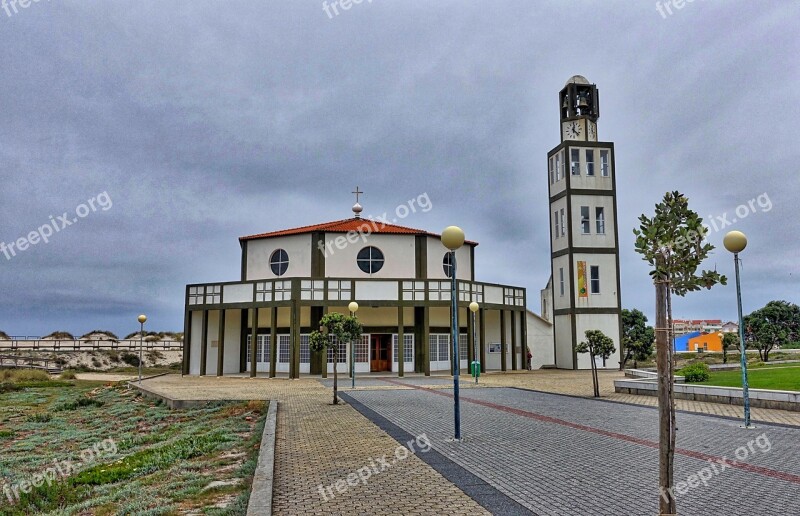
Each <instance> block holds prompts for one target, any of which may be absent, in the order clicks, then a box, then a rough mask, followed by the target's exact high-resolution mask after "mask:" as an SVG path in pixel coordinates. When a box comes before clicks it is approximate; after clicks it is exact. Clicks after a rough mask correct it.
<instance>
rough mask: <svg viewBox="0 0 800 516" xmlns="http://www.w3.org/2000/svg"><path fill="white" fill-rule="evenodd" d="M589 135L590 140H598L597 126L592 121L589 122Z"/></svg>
mask: <svg viewBox="0 0 800 516" xmlns="http://www.w3.org/2000/svg"><path fill="white" fill-rule="evenodd" d="M587 132H588V135H589V141H592V142H596V141H597V126H596V125H595V124H593V123H591V122H589V130H588V131H587Z"/></svg>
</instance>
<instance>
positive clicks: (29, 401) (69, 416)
mask: <svg viewBox="0 0 800 516" xmlns="http://www.w3.org/2000/svg"><path fill="white" fill-rule="evenodd" d="M50 383H54V384H57V383H61V384H63V383H66V382H55V381H54V382H50ZM69 384H70V385H73V388H72V389H47V388H45V387H43V386H42V387H29V386H27V385H26V384H16V383H10V382H9V385H13V386H14V390H12V391H9V392H8V393H7V394H4V395H3V396H0V446H4V444H5V443H8V442H9V441H10V440H11V439H13V441H14V446H13V447H5V446H4V448H3V463H4V464H3V468H2V469H0V484H4V485H10V486H13V485H18V484H19V483H20V482H21V481H23V480H29V479H31V478H33V475H35V474H41V473H42V472H44V471H45V470H46V469H47V468H53V465H54V464H55V463H59V464H62V465H63V464H65V463H67V462H69V463H72V464H81V466H80V467H79V468H78V469H76V470H73V471H72V472H71V473H67V474H66V475H64V476H61V475H58V476H57V477H56V478H55V479H54V481H52V482H44V483H42V484H41V485H40V486H37V487H33V489H31V490H30V492H28V493H22V492H21V491H19V494H20V496H19V498H18V499H15V500H14V501H13V503H5V502H6V500H4V505H3V508H2V510H0V512H2V514H4V515H9V516H22V515H27V514H186V513H192V514H231V515H239V514H241V515H244V514H245V513H246V509H247V501H248V498H249V489H250V484H251V482H252V477H253V474H254V472H255V467H256V464H257V458H258V446H259V443H260V442H261V433H262V431H263V425H264V415H265V414H266V409H267V404H266V403H265V402H263V401H252V402H238V403H228V402H218V403H213V404H210V405H208V406H205V407H200V408H194V409H187V410H170V409H168V408H166V407H165V406H163V404H161V403H154V402H151V401H149V400H147V399H143V398H141V397H139V396H138V395H137V394H136V393H135V391H130V390H128V389H126V388H124V387H122V386H120V385H102V384H100V383H97V382H80V381H74V382H69ZM0 385H5V384H0ZM101 443H102V446H99V445H100V444H101ZM88 451H93V452H94V455H95V456H94V458H92V459H91V460H87V459H86V458H85V457H84V455H85V454H86V453H87V452H88ZM10 475H13V477H12V476H10ZM54 476H55V475H54ZM215 481H222V482H221V484H220V483H217V482H215Z"/></svg>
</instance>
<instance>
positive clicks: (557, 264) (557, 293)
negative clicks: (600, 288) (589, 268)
mask: <svg viewBox="0 0 800 516" xmlns="http://www.w3.org/2000/svg"><path fill="white" fill-rule="evenodd" d="M562 268H563V269H564V295H563V296H562V295H561V276H560V274H559V269H562ZM569 271H570V263H569V256H568V255H562V256H559V257H557V258H554V259H553V309H555V310H559V309H562V308H569V307H570V305H569V292H570V288H572V285H571V284H570V281H569ZM600 279H601V281H602V273H601V278H600ZM551 313H553V312H552V311H551Z"/></svg>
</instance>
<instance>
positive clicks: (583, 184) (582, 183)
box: [567, 147, 614, 190]
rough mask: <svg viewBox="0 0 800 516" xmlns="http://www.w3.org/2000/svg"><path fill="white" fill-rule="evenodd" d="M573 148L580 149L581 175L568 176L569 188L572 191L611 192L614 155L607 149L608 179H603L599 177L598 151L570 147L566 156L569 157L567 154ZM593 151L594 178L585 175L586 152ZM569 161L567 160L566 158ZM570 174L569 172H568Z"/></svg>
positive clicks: (595, 149) (596, 149)
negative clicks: (578, 189)
mask: <svg viewBox="0 0 800 516" xmlns="http://www.w3.org/2000/svg"><path fill="white" fill-rule="evenodd" d="M573 148H578V149H580V158H581V159H580V163H581V174H580V175H579V176H570V186H571V187H572V188H573V189H577V188H580V189H591V190H611V188H612V186H613V183H612V179H611V178H612V177H614V155H613V152H611V151H610V149H609V165H608V166H609V175H608V177H603V176H601V175H600V173H601V172H600V149H598V148H592V147H570V149H568V150H567V156H569V152H570V150H571V149H573ZM587 149H593V150H594V176H588V175H586V150H587ZM568 159H569V158H568ZM568 173H571V172H568Z"/></svg>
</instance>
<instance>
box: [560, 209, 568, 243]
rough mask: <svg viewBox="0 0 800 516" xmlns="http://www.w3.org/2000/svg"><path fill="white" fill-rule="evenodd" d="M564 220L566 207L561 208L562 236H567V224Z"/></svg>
mask: <svg viewBox="0 0 800 516" xmlns="http://www.w3.org/2000/svg"><path fill="white" fill-rule="evenodd" d="M565 222H566V221H565V220H564V208H561V236H567V225H566V224H565Z"/></svg>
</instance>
